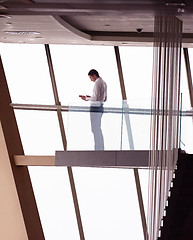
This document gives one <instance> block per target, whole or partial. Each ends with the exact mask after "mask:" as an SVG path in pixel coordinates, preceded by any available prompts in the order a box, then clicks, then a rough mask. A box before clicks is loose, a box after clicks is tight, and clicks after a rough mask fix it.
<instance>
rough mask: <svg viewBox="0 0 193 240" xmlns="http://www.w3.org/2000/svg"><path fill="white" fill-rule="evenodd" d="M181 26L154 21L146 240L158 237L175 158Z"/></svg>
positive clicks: (172, 19) (170, 19)
mask: <svg viewBox="0 0 193 240" xmlns="http://www.w3.org/2000/svg"><path fill="white" fill-rule="evenodd" d="M181 26H182V23H181V21H180V20H178V19H177V18H176V17H173V16H158V17H155V28H154V62H153V75H152V77H153V81H152V109H154V110H153V111H152V118H151V138H150V160H149V169H150V172H149V181H151V182H150V183H149V188H151V190H149V193H148V198H149V204H148V230H149V236H150V238H149V240H155V239H157V237H158V235H159V227H160V226H161V221H162V220H161V219H162V217H163V215H164V207H165V205H166V201H167V197H168V194H169V188H170V183H171V180H172V176H173V170H174V166H175V165H174V163H175V159H176V156H177V154H176V146H177V145H176V142H177V141H178V139H176V138H178V131H177V130H178V124H179V114H178V113H179V87H180V84H179V81H180V58H179V57H180V54H181V35H182V30H181V29H182V28H181ZM179 36H180V38H179ZM155 86H156V87H155ZM154 98H155V99H154ZM160 114H161V115H160ZM149 211H151V212H149Z"/></svg>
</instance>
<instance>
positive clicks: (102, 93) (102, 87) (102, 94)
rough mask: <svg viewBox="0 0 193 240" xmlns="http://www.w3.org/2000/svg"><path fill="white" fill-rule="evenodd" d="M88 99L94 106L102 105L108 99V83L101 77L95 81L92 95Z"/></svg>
mask: <svg viewBox="0 0 193 240" xmlns="http://www.w3.org/2000/svg"><path fill="white" fill-rule="evenodd" d="M86 100H89V101H90V102H91V106H94V107H100V106H101V105H102V104H103V102H105V101H106V100H107V85H106V83H105V81H103V79H102V78H101V77H99V78H97V79H96V81H95V82H94V87H93V95H92V97H87V98H86Z"/></svg>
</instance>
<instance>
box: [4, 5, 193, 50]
mask: <svg viewBox="0 0 193 240" xmlns="http://www.w3.org/2000/svg"><path fill="white" fill-rule="evenodd" d="M156 15H173V16H176V17H178V18H179V19H180V20H182V22H183V43H184V44H185V45H188V46H191V45H192V42H193V2H192V1H190V0H188V1H163V0H159V1H156V0H155V1H148V0H143V1H142V0H135V1H129V0H125V1H123V0H122V1H121V0H120V1H119V0H82V1H81V0H79V1H78V0H69V1H67V0H58V1H52V0H49V1H45V0H40V1H30V0H20V1H18V0H14V1H13V0H12V1H11V0H7V1H3V0H0V41H1V42H15V43H18V42H19V43H56V44H57V43H58V44H95V45H97V44H99V45H101V44H103V45H121V44H127V45H151V44H152V42H153V31H154V18H155V16H156Z"/></svg>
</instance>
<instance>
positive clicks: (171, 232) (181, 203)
mask: <svg viewBox="0 0 193 240" xmlns="http://www.w3.org/2000/svg"><path fill="white" fill-rule="evenodd" d="M170 191H171V194H170V197H169V198H168V206H167V207H166V209H165V210H166V216H164V217H163V227H161V229H160V231H161V237H159V238H158V239H159V240H193V155H190V154H186V153H181V152H180V153H179V155H178V162H177V170H176V171H175V178H174V179H173V187H172V188H171V190H170Z"/></svg>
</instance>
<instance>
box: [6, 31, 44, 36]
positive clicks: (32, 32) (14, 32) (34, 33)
mask: <svg viewBox="0 0 193 240" xmlns="http://www.w3.org/2000/svg"><path fill="white" fill-rule="evenodd" d="M4 33H8V34H16V35H38V34H40V33H39V32H35V31H4Z"/></svg>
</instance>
